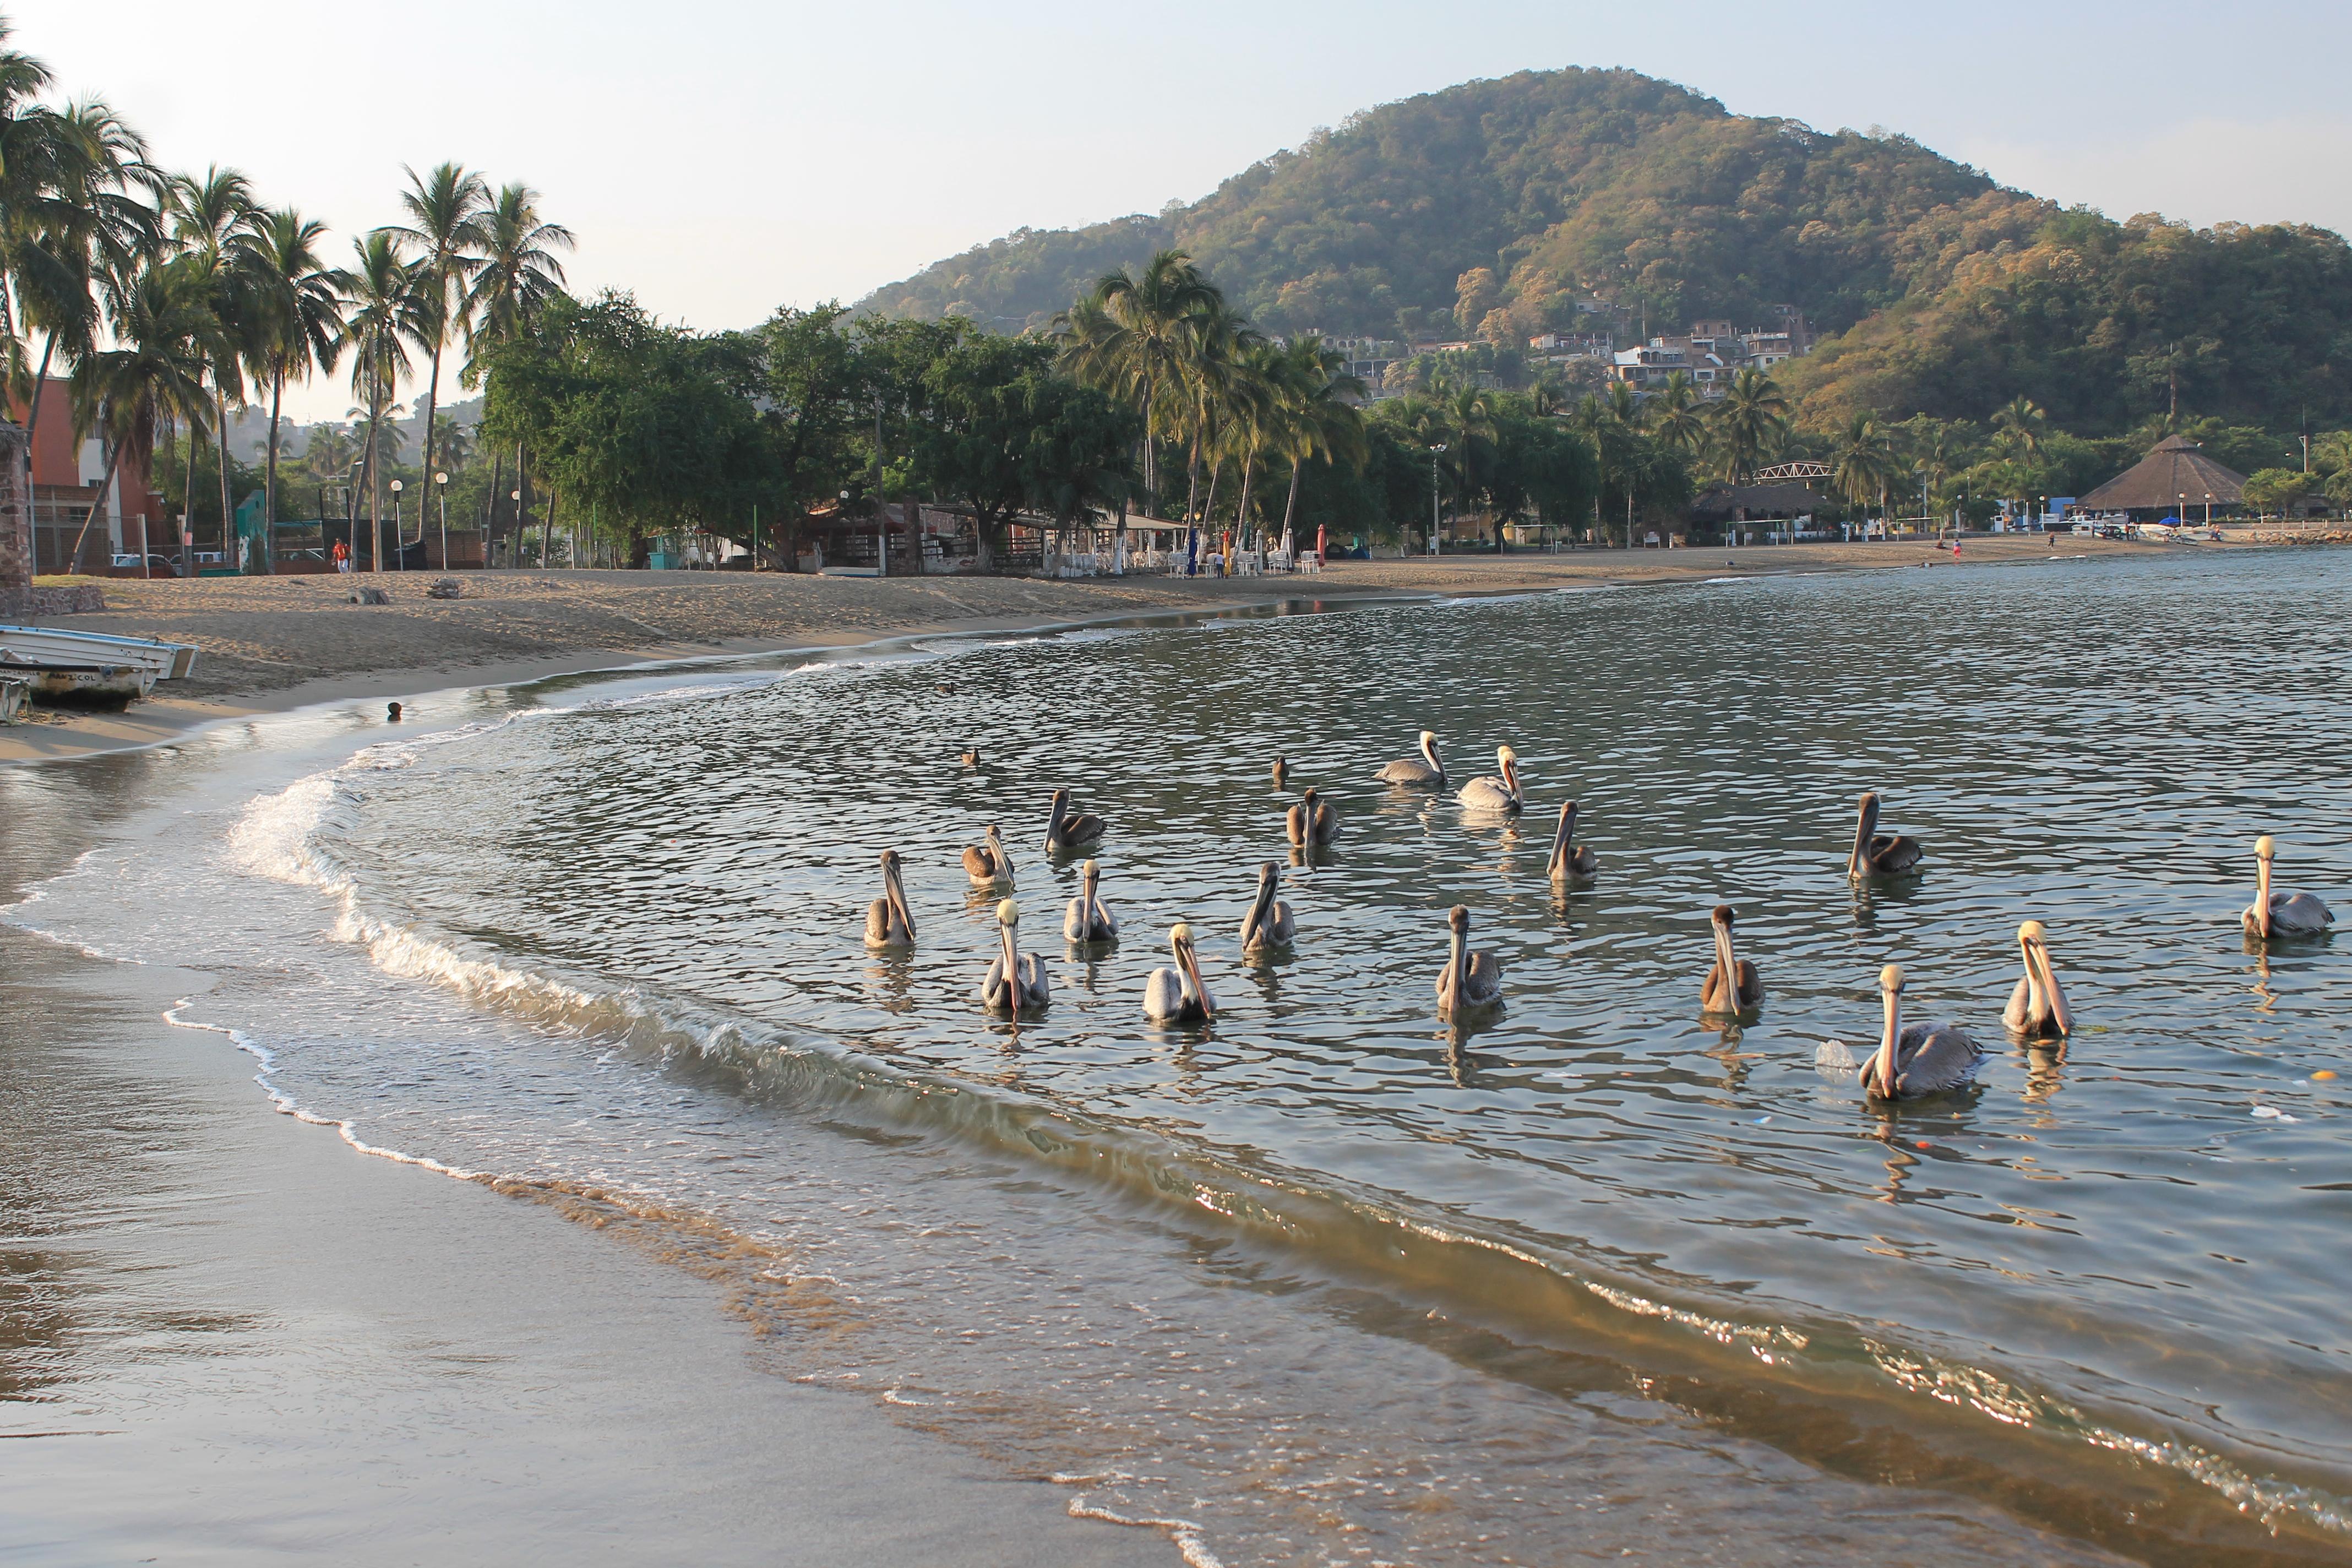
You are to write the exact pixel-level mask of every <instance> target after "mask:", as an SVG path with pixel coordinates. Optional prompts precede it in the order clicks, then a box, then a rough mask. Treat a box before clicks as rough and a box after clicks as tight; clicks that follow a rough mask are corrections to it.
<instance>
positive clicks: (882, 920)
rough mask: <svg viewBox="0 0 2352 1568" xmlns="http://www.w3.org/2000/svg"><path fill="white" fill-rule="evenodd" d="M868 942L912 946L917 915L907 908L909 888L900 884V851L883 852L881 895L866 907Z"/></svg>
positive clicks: (879, 945) (888, 850)
mask: <svg viewBox="0 0 2352 1568" xmlns="http://www.w3.org/2000/svg"><path fill="white" fill-rule="evenodd" d="M914 945H915V917H914V915H913V913H912V912H911V911H910V910H908V908H907V894H906V890H905V889H902V888H900V887H899V886H898V851H897V850H896V849H885V850H884V851H882V896H881V897H880V898H878V899H877V900H874V902H873V903H872V904H870V905H868V906H867V907H866V946H868V947H875V948H882V947H912V946H914Z"/></svg>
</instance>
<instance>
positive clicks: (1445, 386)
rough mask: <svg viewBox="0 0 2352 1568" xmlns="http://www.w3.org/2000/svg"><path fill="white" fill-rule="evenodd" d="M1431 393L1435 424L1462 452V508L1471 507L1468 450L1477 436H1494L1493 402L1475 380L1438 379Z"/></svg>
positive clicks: (1436, 428)
mask: <svg viewBox="0 0 2352 1568" xmlns="http://www.w3.org/2000/svg"><path fill="white" fill-rule="evenodd" d="M1430 390H1431V391H1432V393H1433V395H1434V396H1433V410H1434V413H1435V416H1436V418H1435V425H1434V428H1435V430H1436V432H1437V433H1438V434H1439V435H1441V436H1443V437H1444V438H1445V444H1446V445H1447V446H1448V447H1452V448H1453V449H1454V451H1456V452H1458V453H1460V454H1461V464H1462V489H1461V497H1462V510H1464V511H1468V510H1470V495H1471V488H1470V472H1471V469H1470V454H1471V448H1472V447H1473V445H1474V444H1475V443H1476V442H1477V441H1478V440H1480V439H1482V438H1483V439H1486V440H1489V441H1491V440H1493V439H1494V437H1495V405H1494V404H1493V403H1492V401H1490V400H1489V399H1488V398H1487V396H1486V393H1485V392H1484V391H1482V390H1481V389H1480V388H1479V386H1478V384H1477V383H1475V382H1472V381H1461V382H1451V381H1441V382H1440V383H1439V384H1437V385H1436V386H1434V387H1433V388H1431V389H1430ZM1500 529H1501V524H1499V523H1497V524H1496V539H1497V541H1498V542H1499V540H1500V538H1501V533H1500Z"/></svg>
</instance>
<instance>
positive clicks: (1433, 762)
mask: <svg viewBox="0 0 2352 1568" xmlns="http://www.w3.org/2000/svg"><path fill="white" fill-rule="evenodd" d="M1421 755H1422V760H1423V761H1424V762H1426V763H1428V764H1429V765H1430V766H1431V767H1433V768H1435V769H1436V770H1437V782H1438V783H1440V784H1444V782H1445V764H1444V763H1441V762H1439V761H1438V760H1437V737H1436V736H1434V735H1433V734H1430V733H1428V732H1427V731H1423V733H1422V737H1421Z"/></svg>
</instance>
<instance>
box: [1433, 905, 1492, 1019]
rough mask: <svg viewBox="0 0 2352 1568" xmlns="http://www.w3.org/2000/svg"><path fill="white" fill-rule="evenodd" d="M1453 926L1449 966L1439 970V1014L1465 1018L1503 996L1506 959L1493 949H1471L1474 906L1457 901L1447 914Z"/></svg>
mask: <svg viewBox="0 0 2352 1568" xmlns="http://www.w3.org/2000/svg"><path fill="white" fill-rule="evenodd" d="M1445 923H1446V925H1447V926H1449V927H1451V928H1452V931H1453V935H1452V937H1451V938H1450V939H1449V940H1450V942H1451V949H1450V951H1449V952H1447V953H1446V955H1445V967H1444V968H1443V969H1441V970H1439V971H1438V972H1437V1016H1439V1017H1441V1018H1457V1019H1458V1018H1461V1017H1462V1016H1465V1015H1466V1014H1470V1013H1476V1012H1482V1011H1484V1010H1485V1009H1486V1008H1488V1007H1492V1006H1493V1005H1495V1004H1496V1003H1497V1002H1500V1001H1501V1000H1502V999H1503V963H1502V960H1500V959H1498V958H1496V956H1495V955H1494V954H1493V953H1491V952H1471V951H1470V910H1469V906H1467V905H1466V904H1456V905H1454V909H1453V911H1452V912H1451V913H1449V914H1448V915H1447V916H1446V917H1445Z"/></svg>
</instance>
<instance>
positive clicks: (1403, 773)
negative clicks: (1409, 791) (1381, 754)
mask: <svg viewBox="0 0 2352 1568" xmlns="http://www.w3.org/2000/svg"><path fill="white" fill-rule="evenodd" d="M1372 776H1373V777H1374V778H1376V779H1378V780H1379V781H1380V782H1381V783H1382V784H1435V785H1436V786H1437V787H1438V788H1439V789H1444V787H1445V764H1444V763H1441V762H1439V761H1438V760H1437V734H1436V731H1433V730H1423V731H1422V732H1421V755H1420V756H1419V757H1417V758H1416V757H1399V758H1398V759H1397V760H1396V761H1395V762H1392V763H1390V764H1389V765H1388V766H1386V767H1384V768H1382V769H1381V771H1380V772H1379V773H1374V774H1373V775H1372Z"/></svg>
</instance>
